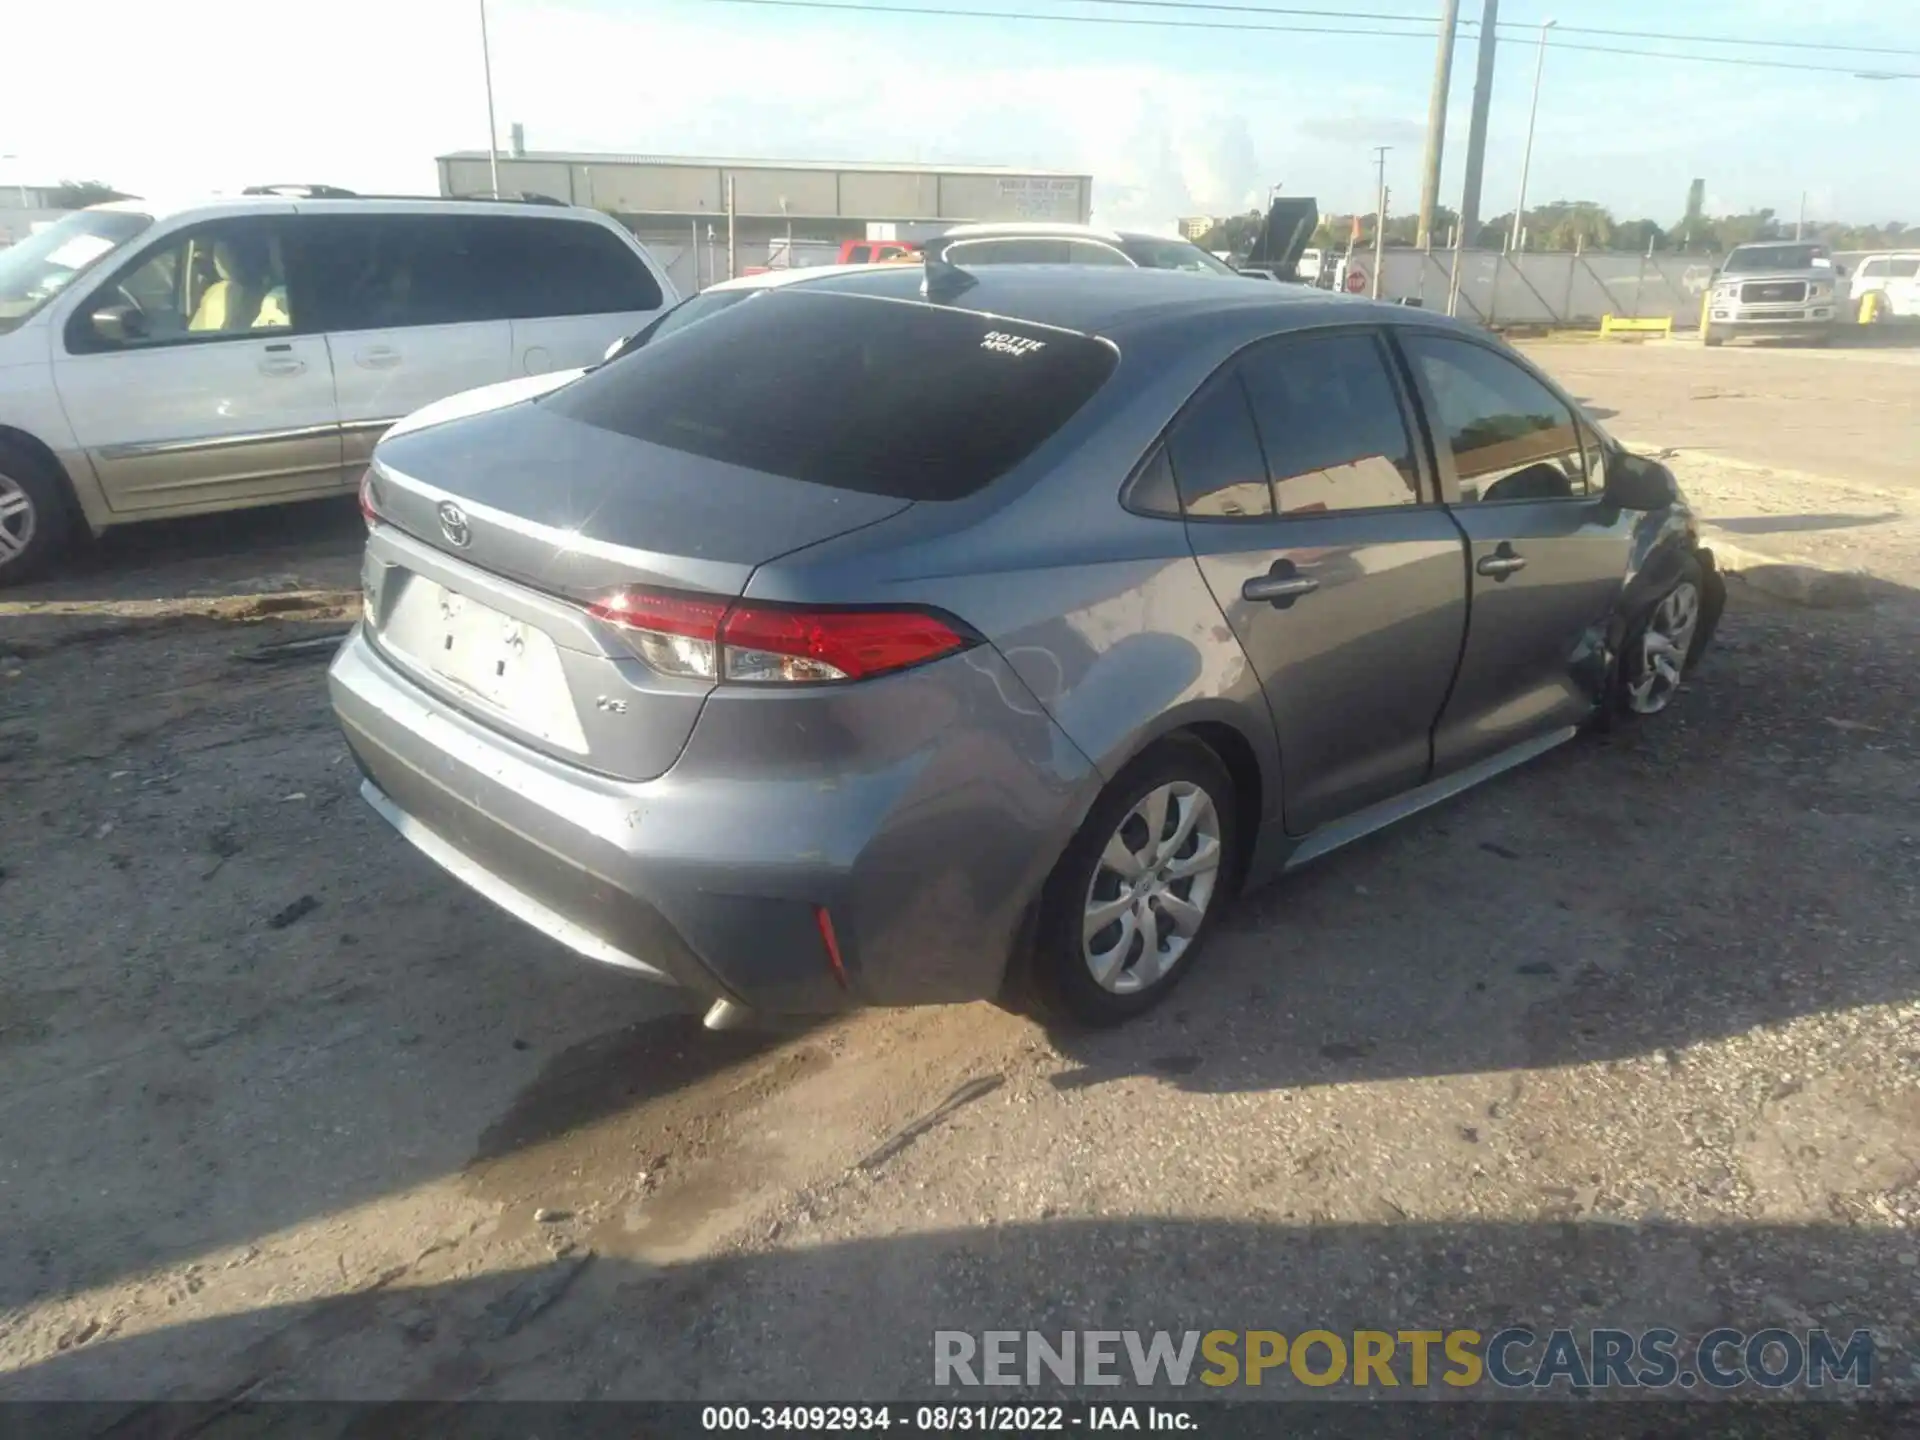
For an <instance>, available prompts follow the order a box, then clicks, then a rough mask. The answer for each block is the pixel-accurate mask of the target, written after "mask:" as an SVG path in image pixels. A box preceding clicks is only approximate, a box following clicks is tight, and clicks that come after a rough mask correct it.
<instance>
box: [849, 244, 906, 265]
mask: <svg viewBox="0 0 1920 1440" xmlns="http://www.w3.org/2000/svg"><path fill="white" fill-rule="evenodd" d="M919 249H920V247H919V246H917V245H913V244H910V243H909V242H907V241H905V240H843V241H842V242H841V243H840V263H841V264H842V265H871V264H874V263H876V262H878V261H881V260H904V259H906V258H907V257H908V256H910V255H914V254H917V253H918V251H919Z"/></svg>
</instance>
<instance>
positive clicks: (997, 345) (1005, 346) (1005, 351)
mask: <svg viewBox="0 0 1920 1440" xmlns="http://www.w3.org/2000/svg"><path fill="white" fill-rule="evenodd" d="M980 348H981V349H982V350H997V351H999V352H1000V353H1001V354H1002V355H1031V354H1033V353H1034V352H1035V351H1036V350H1044V349H1046V348H1047V342H1046V341H1044V340H1029V339H1028V338H1027V337H1026V336H1024V335H1008V334H1005V333H1004V332H1002V331H999V330H989V331H988V332H987V333H986V335H985V336H983V337H982V338H981V341H980Z"/></svg>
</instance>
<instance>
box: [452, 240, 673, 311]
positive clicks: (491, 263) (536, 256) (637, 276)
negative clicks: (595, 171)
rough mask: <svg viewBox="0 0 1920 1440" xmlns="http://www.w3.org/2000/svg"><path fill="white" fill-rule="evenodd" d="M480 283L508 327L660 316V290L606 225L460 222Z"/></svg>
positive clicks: (633, 255)
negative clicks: (567, 318) (496, 299)
mask: <svg viewBox="0 0 1920 1440" xmlns="http://www.w3.org/2000/svg"><path fill="white" fill-rule="evenodd" d="M462 223H463V225H464V226H465V227H466V228H467V229H468V231H469V232H470V234H471V237H472V238H471V244H472V246H473V250H474V253H475V255H476V257H477V264H478V269H479V283H481V284H482V285H485V286H487V287H488V288H490V289H492V290H494V291H496V292H497V293H498V294H500V295H501V296H503V297H504V303H503V308H505V309H506V311H507V318H508V319H511V320H535V319H540V318H543V317H546V316H562V315H610V314H620V313H626V312H630V311H635V310H658V309H659V308H660V304H661V294H660V283H659V282H658V281H657V280H655V279H654V277H653V272H652V271H651V270H649V269H648V268H647V266H646V262H645V261H643V260H642V259H641V258H640V256H639V255H638V254H636V253H635V252H634V250H633V249H632V247H631V246H629V245H626V244H624V243H623V242H622V241H621V239H620V237H619V236H618V235H615V234H614V233H613V232H612V231H611V230H608V229H607V228H606V227H605V226H604V225H596V224H593V223H591V222H589V221H585V220H556V219H552V218H549V217H546V216H540V217H532V216H519V215H499V216H493V215H486V216H471V217H462Z"/></svg>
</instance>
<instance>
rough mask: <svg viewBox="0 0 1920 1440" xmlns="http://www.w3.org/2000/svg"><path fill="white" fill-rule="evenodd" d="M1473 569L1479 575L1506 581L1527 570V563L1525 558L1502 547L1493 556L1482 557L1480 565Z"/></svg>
mask: <svg viewBox="0 0 1920 1440" xmlns="http://www.w3.org/2000/svg"><path fill="white" fill-rule="evenodd" d="M1473 568H1474V570H1475V571H1476V572H1478V573H1479V574H1482V575H1488V576H1491V577H1492V578H1493V579H1495V580H1504V579H1506V578H1507V577H1508V576H1509V575H1512V574H1513V573H1515V572H1516V571H1519V570H1524V569H1526V568H1527V561H1526V557H1525V556H1523V555H1516V554H1514V553H1513V551H1512V550H1510V549H1508V548H1507V547H1506V546H1505V545H1502V546H1501V547H1500V549H1499V550H1497V551H1495V552H1494V553H1493V554H1491V555H1482V556H1481V557H1480V563H1479V564H1478V565H1475V566H1474V567H1473Z"/></svg>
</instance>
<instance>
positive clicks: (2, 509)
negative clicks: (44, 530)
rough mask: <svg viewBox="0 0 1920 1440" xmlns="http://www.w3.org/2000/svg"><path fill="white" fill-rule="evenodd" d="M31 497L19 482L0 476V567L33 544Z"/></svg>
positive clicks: (22, 553) (6, 476)
mask: <svg viewBox="0 0 1920 1440" xmlns="http://www.w3.org/2000/svg"><path fill="white" fill-rule="evenodd" d="M33 520H34V515H33V497H32V496H31V495H29V494H27V492H26V490H25V489H23V488H22V487H21V485H20V482H19V481H17V480H15V479H13V478H12V477H11V476H8V475H0V566H4V565H6V564H7V563H8V562H9V561H11V560H13V559H16V558H17V557H19V556H21V555H24V554H25V553H26V551H27V547H28V546H29V545H31V544H33Z"/></svg>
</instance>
